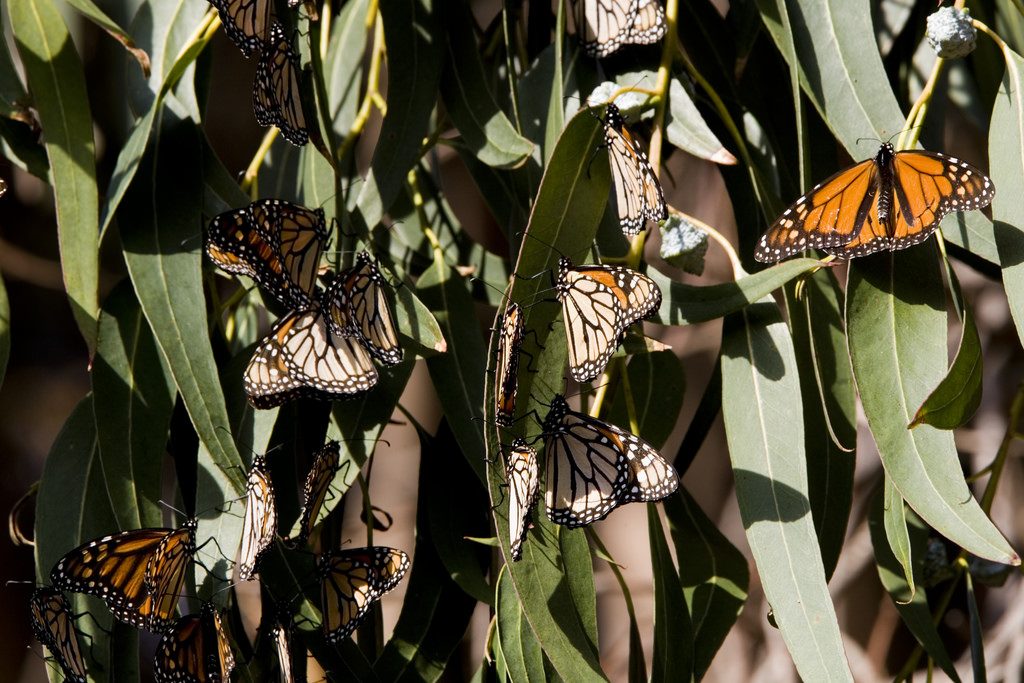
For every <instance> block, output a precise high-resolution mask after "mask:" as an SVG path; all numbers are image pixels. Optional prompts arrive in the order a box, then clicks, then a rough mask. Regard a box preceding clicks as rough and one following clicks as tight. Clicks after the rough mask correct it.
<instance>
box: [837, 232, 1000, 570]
mask: <svg viewBox="0 0 1024 683" xmlns="http://www.w3.org/2000/svg"><path fill="white" fill-rule="evenodd" d="M846 320H847V334H848V337H849V344H850V357H851V359H852V361H853V375H854V378H855V380H856V382H857V389H858V391H859V393H860V397H861V403H862V404H863V406H864V414H865V416H866V417H867V421H868V427H870V428H871V433H872V435H873V436H874V438H875V444H876V445H877V446H878V452H879V455H880V456H881V458H882V464H883V465H884V466H885V471H886V473H887V474H888V475H889V476H890V477H891V478H892V481H893V484H895V486H896V488H897V489H898V490H899V492H900V494H901V495H902V496H903V498H904V500H906V501H907V503H909V504H910V506H911V507H912V508H913V509H914V511H915V512H917V513H918V514H919V515H921V517H922V518H923V519H924V520H925V521H926V522H927V523H928V524H929V525H931V526H932V527H934V528H935V529H936V530H937V531H938V532H940V533H941V534H943V535H944V536H946V537H947V538H949V539H950V540H951V541H953V542H955V543H957V544H959V545H960V546H962V547H964V548H966V549H967V550H969V551H970V552H973V553H974V554H976V555H979V556H981V557H984V558H987V559H991V560H995V561H997V562H1005V563H1008V564H1019V562H1020V558H1019V557H1018V556H1017V554H1016V553H1015V552H1014V551H1013V549H1012V548H1011V547H1010V546H1009V544H1007V542H1006V540H1005V539H1004V538H1003V536H1002V535H1001V534H1000V533H999V530H998V529H996V528H995V526H994V525H993V524H992V522H991V521H990V520H989V519H988V517H987V516H986V515H985V513H984V512H983V511H982V509H981V507H980V506H979V505H978V503H977V501H976V500H975V499H974V497H973V496H972V495H971V492H970V489H968V487H967V483H966V482H965V481H964V475H963V472H962V470H961V468H960V462H959V459H958V456H957V452H956V447H955V445H954V443H953V435H952V434H951V433H950V432H946V431H940V430H937V429H935V428H934V427H932V426H930V425H921V426H919V427H917V428H915V429H913V430H908V429H907V425H908V424H910V421H911V420H912V419H913V412H914V411H915V410H916V408H917V406H919V405H921V403H922V402H923V401H924V399H925V397H926V396H927V394H928V392H929V391H931V389H932V387H934V386H936V385H937V384H938V383H939V381H941V379H942V375H943V373H944V368H945V366H946V314H945V300H944V296H943V292H942V280H941V278H940V276H939V270H938V267H937V264H936V263H935V252H934V250H933V249H931V248H930V247H920V248H917V249H909V250H902V251H897V252H893V253H891V254H881V255H875V256H870V257H867V258H862V259H857V260H855V261H853V262H852V263H851V264H850V276H849V282H848V284H847V301H846Z"/></svg>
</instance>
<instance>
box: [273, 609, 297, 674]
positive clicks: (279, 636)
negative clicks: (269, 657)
mask: <svg viewBox="0 0 1024 683" xmlns="http://www.w3.org/2000/svg"><path fill="white" fill-rule="evenodd" d="M290 631H291V628H290V627H289V626H287V625H285V624H283V623H281V621H279V620H277V621H275V623H274V625H273V626H272V627H271V629H270V637H271V638H273V640H274V650H275V651H276V652H277V665H278V666H279V667H280V668H281V679H280V680H281V682H282V683H292V681H293V680H295V677H294V676H293V675H292V650H291V644H290V643H289V635H290Z"/></svg>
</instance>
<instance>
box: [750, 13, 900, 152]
mask: <svg viewBox="0 0 1024 683" xmlns="http://www.w3.org/2000/svg"><path fill="white" fill-rule="evenodd" d="M757 6H758V8H759V9H760V10H761V19H762V20H763V21H764V24H765V26H766V27H767V29H768V32H769V33H770V34H771V36H772V38H774V40H775V44H776V45H777V46H778V47H779V50H780V52H782V56H783V57H785V58H786V59H787V60H789V61H790V66H793V64H792V59H793V57H794V56H795V57H796V59H797V66H798V67H799V69H800V82H801V84H802V85H803V88H804V92H806V93H807V96H808V97H809V98H810V100H811V102H812V103H813V104H814V106H815V107H816V108H817V109H818V112H819V113H820V114H821V117H822V119H823V120H824V121H825V122H826V123H827V124H828V126H829V128H831V129H832V132H833V133H834V134H835V136H836V137H837V138H839V140H840V142H842V143H843V145H844V146H845V147H846V151H847V152H849V153H850V155H851V156H852V157H853V158H854V159H860V158H862V157H864V156H865V154H864V152H865V150H864V148H863V147H862V146H860V145H859V144H858V142H857V140H858V138H863V137H864V136H865V135H874V136H876V137H878V138H881V139H883V140H884V139H886V138H888V137H889V136H890V135H893V134H894V133H898V132H899V131H900V130H901V129H902V128H903V114H902V113H901V112H900V108H899V104H898V103H897V102H896V97H895V95H893V92H892V89H891V88H890V87H889V79H888V78H887V77H886V75H885V70H884V69H883V67H882V59H881V57H880V56H879V54H878V47H877V46H876V45H875V41H874V40H871V39H870V36H873V35H874V31H873V29H872V26H871V10H870V7H869V6H868V2H867V0H825V2H822V1H821V0H789V1H788V2H779V1H778V0H758V2H757ZM783 12H786V13H788V16H783ZM865 37H868V39H867V40H865ZM790 45H792V46H794V47H795V55H794V54H793V53H792V52H791V48H790V47H789V46H790Z"/></svg>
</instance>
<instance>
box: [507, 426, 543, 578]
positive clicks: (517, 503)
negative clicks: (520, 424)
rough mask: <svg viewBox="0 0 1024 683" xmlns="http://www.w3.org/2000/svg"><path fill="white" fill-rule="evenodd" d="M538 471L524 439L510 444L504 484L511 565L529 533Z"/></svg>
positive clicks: (520, 553) (518, 555) (521, 553)
mask: <svg viewBox="0 0 1024 683" xmlns="http://www.w3.org/2000/svg"><path fill="white" fill-rule="evenodd" d="M538 476H539V468H538V466H537V451H535V450H534V449H533V448H531V447H530V446H529V445H528V444H527V443H526V441H525V440H524V439H516V440H515V441H513V442H512V448H511V450H510V451H509V456H508V465H507V468H506V470H505V479H506V480H507V481H508V490H509V495H508V534H509V548H510V550H511V555H512V561H513V562H515V561H517V560H519V559H520V558H521V557H522V556H523V543H525V542H526V533H527V532H528V531H529V530H530V516H531V513H532V512H533V507H534V505H535V504H536V503H537V487H538V483H539V482H538Z"/></svg>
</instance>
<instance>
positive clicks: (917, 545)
mask: <svg viewBox="0 0 1024 683" xmlns="http://www.w3.org/2000/svg"><path fill="white" fill-rule="evenodd" d="M884 505H885V503H884V502H883V492H882V491H879V492H878V493H876V494H875V496H874V499H873V500H872V504H871V506H870V508H869V511H868V531H869V532H870V533H871V545H872V546H873V547H874V550H875V567H876V569H877V570H878V578H879V579H880V580H881V582H882V586H883V587H884V588H885V590H886V591H887V592H888V593H889V597H891V598H892V600H893V604H895V606H896V610H897V611H898V612H899V613H900V618H901V619H902V620H903V623H904V624H906V626H907V628H908V629H910V632H911V633H913V634H914V637H915V638H917V642H919V643H921V647H923V648H924V649H925V652H927V653H928V656H929V657H931V658H932V659H933V660H934V661H935V663H936V664H938V665H939V666H940V667H941V668H942V670H943V671H945V672H946V674H947V675H948V676H949V677H950V678H952V679H953V680H954V681H957V682H958V683H959V681H960V677H959V676H958V675H957V673H956V668H955V667H954V666H953V662H952V661H951V660H950V658H949V654H948V653H947V652H946V646H945V645H944V644H943V642H942V638H940V637H939V633H938V631H937V630H936V628H935V624H934V623H933V622H932V614H931V610H930V609H929V607H928V596H927V594H926V593H925V591H923V590H922V591H916V590H914V588H913V587H912V586H911V585H910V584H908V583H907V581H906V577H905V576H904V573H903V567H902V566H901V565H900V562H899V561H898V560H897V559H896V557H895V556H894V555H893V554H892V548H891V547H890V545H889V539H888V538H887V536H886V531H885V529H884V526H885V522H884V520H883V515H884V514H885V513H884ZM900 506H901V507H902V503H901V504H900ZM906 521H907V524H906V526H905V527H904V528H905V530H906V532H907V533H908V534H909V539H910V549H909V552H910V553H911V555H912V556H913V557H914V558H915V559H914V573H915V574H916V575H918V577H920V571H921V563H922V561H923V559H924V555H925V546H926V545H927V543H928V531H927V529H925V527H924V525H923V524H922V523H921V520H920V519H919V518H918V517H917V515H915V514H914V513H913V512H911V513H909V514H908V515H907V517H906Z"/></svg>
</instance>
